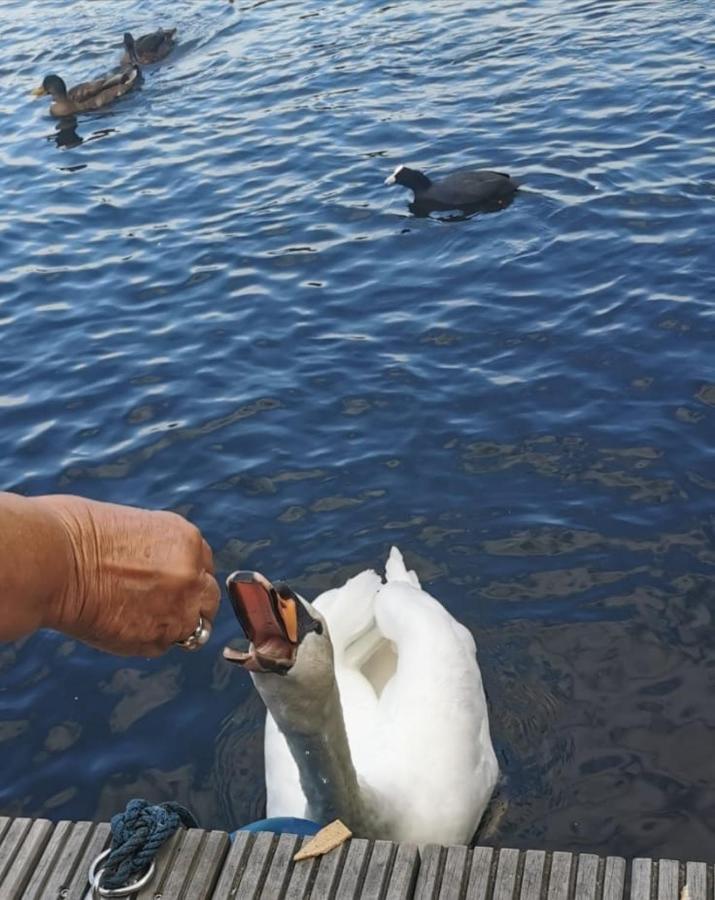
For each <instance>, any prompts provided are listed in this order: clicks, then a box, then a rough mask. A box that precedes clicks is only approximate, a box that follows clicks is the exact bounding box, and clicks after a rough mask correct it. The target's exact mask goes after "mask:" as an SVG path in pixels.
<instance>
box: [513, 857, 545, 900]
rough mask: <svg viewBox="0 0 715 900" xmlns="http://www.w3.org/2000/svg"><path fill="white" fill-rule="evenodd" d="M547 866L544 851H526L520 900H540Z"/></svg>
mask: <svg viewBox="0 0 715 900" xmlns="http://www.w3.org/2000/svg"><path fill="white" fill-rule="evenodd" d="M545 866H546V854H545V853H544V851H543V850H527V851H526V853H525V854H524V871H523V873H522V876H521V891H520V893H519V900H540V897H541V885H542V883H543V881H544V867H545Z"/></svg>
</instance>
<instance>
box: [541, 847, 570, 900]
mask: <svg viewBox="0 0 715 900" xmlns="http://www.w3.org/2000/svg"><path fill="white" fill-rule="evenodd" d="M572 865H573V854H572V853H561V852H560V851H559V852H557V853H554V855H553V856H552V858H551V873H550V874H549V891H548V894H547V898H548V900H568V898H569V894H570V893H571V867H572Z"/></svg>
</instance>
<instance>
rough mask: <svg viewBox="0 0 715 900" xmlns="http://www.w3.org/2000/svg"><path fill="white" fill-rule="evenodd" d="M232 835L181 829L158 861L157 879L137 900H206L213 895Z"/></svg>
mask: <svg viewBox="0 0 715 900" xmlns="http://www.w3.org/2000/svg"><path fill="white" fill-rule="evenodd" d="M227 849H228V835H226V834H223V833H222V832H207V831H202V830H200V829H198V828H190V829H188V830H186V829H183V828H182V829H180V830H179V831H177V832H176V834H175V835H174V836H173V837H172V838H171V839H170V840H169V841H167V843H166V844H165V845H164V846H163V847H162V848H161V850H160V851H159V853H158V854H157V857H156V875H155V876H154V878H152V880H151V881H150V882H149V883H148V884H147V885H146V887H144V888H142V890H141V891H140V892H139V893H138V894H137V900H153V898H154V897H156V896H157V894H159V893H160V894H161V896H162V900H179V898H184V897H191V900H206V898H208V897H210V896H211V895H212V893H213V889H214V885H215V883H216V880H217V878H218V873H219V870H220V866H221V863H222V862H223V860H224V858H225V856H226V852H227Z"/></svg>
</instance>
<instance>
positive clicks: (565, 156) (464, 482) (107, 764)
mask: <svg viewBox="0 0 715 900" xmlns="http://www.w3.org/2000/svg"><path fill="white" fill-rule="evenodd" d="M159 24H164V25H166V26H176V27H177V28H178V34H179V38H180V44H179V45H178V47H177V49H176V51H175V53H174V54H173V55H172V56H171V57H170V58H169V59H168V60H166V62H165V63H164V64H162V65H161V66H159V67H154V68H153V69H147V71H146V72H145V82H144V85H143V88H142V89H141V91H140V92H138V93H136V94H134V95H132V96H129V97H127V98H125V99H124V100H122V101H121V102H119V103H117V104H116V105H115V106H114V107H113V108H112V109H111V110H109V111H106V112H101V113H99V112H98V113H94V114H88V115H84V116H81V117H80V118H79V120H78V121H77V123H76V125H75V126H74V127H72V126H70V127H59V128H58V124H57V123H56V122H55V121H54V120H52V119H51V118H50V116H49V115H48V105H47V103H46V101H45V99H43V100H33V99H32V98H31V97H30V93H29V92H30V90H31V88H33V87H34V86H36V85H37V84H38V83H39V82H40V81H41V79H42V77H43V76H44V75H45V74H47V73H49V72H52V71H54V72H57V73H58V74H60V75H62V76H63V77H65V78H66V80H67V81H68V83H70V84H71V83H73V82H76V81H79V80H83V79H85V78H87V77H90V76H92V75H95V74H96V73H99V72H102V71H103V70H105V69H106V68H107V67H109V66H111V65H113V64H115V63H116V61H117V60H118V57H119V53H120V44H121V35H122V33H123V32H124V31H125V30H127V29H128V28H129V29H131V30H133V31H134V32H135V33H139V34H141V33H143V32H144V31H147V30H150V29H152V28H154V27H156V26H158V25H159ZM714 28H715V7H714V6H713V4H712V2H711V0H689V2H688V3H684V2H682V0H660V2H658V3H654V2H652V0H629V2H628V3H622V2H608V0H572V2H557V0H540V2H530V3H523V2H515V0H514V2H495V0H479V2H477V0H473V2H466V0H440V2H439V3H424V2H419V0H401V2H399V3H394V2H388V3H381V2H375V0H355V2H350V3H332V4H326V3H324V2H318V0H301V2H292V0H272V2H240V0H236V2H235V3H229V2H224V0H212V2H201V3H197V2H194V0H175V2H174V3H171V4H166V3H163V2H159V0H142V2H138V0H133V2H123V3H120V4H117V3H92V2H88V0H75V2H72V3H62V4H57V3H50V2H47V0H33V2H32V3H31V4H28V3H25V2H24V0H23V2H20V0H3V3H2V4H1V5H0V48H1V50H2V52H1V53H0V69H1V70H2V83H3V91H2V94H0V111H1V112H2V117H3V129H2V135H0V154H1V156H0V192H1V196H2V217H1V219H0V258H1V259H2V263H3V264H2V270H1V272H0V354H1V357H0V358H1V360H2V368H1V369H0V373H1V374H0V422H1V423H2V444H3V452H2V455H0V487H2V488H4V489H9V490H15V491H19V492H22V493H27V494H33V493H38V492H53V491H66V492H75V493H80V494H85V495H87V496H91V497H94V498H97V499H102V500H112V501H118V502H125V503H131V504H136V505H139V506H148V507H157V508H169V509H173V510H177V511H179V512H181V513H182V514H184V515H186V516H188V517H189V518H190V519H191V520H192V521H194V522H196V523H197V524H198V525H199V526H200V528H201V529H202V530H203V532H204V533H205V535H206V537H207V539H208V540H209V542H210V543H211V545H212V546H213V548H214V550H215V552H216V557H217V565H218V568H219V570H220V573H221V574H222V575H225V574H226V572H227V571H229V570H231V569H234V568H238V567H244V568H246V567H248V568H253V569H258V570H261V571H263V572H265V573H266V574H267V575H268V576H269V577H271V578H274V579H276V578H286V579H288V580H289V581H290V583H291V584H292V586H293V587H294V588H296V589H297V590H299V591H300V592H302V593H303V594H305V595H306V596H307V597H312V596H314V595H315V594H316V593H317V592H319V591H320V590H323V589H325V588H327V587H329V586H333V585H336V584H339V583H341V582H342V581H343V580H344V579H345V578H346V577H347V576H348V575H350V574H353V573H355V572H357V571H359V570H360V569H362V568H365V567H368V566H371V567H379V566H381V564H382V562H383V561H384V558H385V556H386V553H387V551H388V549H389V546H390V544H392V543H396V544H398V545H399V546H400V547H401V548H402V549H403V551H404V552H405V554H406V556H407V560H408V562H409V563H410V565H412V566H413V567H414V568H415V569H416V570H417V572H418V574H419V575H420V577H421V578H422V579H423V582H424V583H425V585H426V587H427V588H428V589H429V590H430V592H432V593H433V594H434V595H435V596H437V597H439V598H440V599H441V600H442V601H443V602H444V603H445V605H446V606H447V607H448V608H449V609H450V610H451V611H452V612H453V613H454V614H455V615H456V616H457V617H458V618H460V619H461V620H462V621H463V622H464V623H465V624H466V625H467V626H468V627H469V628H470V629H471V630H472V632H473V633H474V635H475V638H476V640H477V644H478V648H479V660H480V664H481V668H482V672H483V675H484V680H485V684H486V688H487V691H488V695H489V700H490V706H491V715H492V728H493V734H494V738H495V742H496V744H497V747H498V752H499V757H500V763H501V767H502V770H503V773H504V776H505V777H504V783H503V785H502V786H501V788H500V792H499V796H498V798H497V800H496V803H495V806H494V808H493V810H492V811H491V813H490V817H489V818H490V823H488V825H489V828H488V831H487V832H486V833H485V836H484V839H485V840H487V841H490V842H492V843H498V844H501V845H509V846H534V847H542V848H559V849H565V850H570V849H588V850H592V851H597V852H603V853H605V852H610V853H617V854H620V855H626V856H628V855H633V854H654V855H662V856H678V857H688V858H691V859H697V858H702V859H709V860H714V859H715V850H714V849H713V847H714V845H713V833H714V832H715V780H714V779H713V764H712V759H713V753H714V752H715V703H714V702H713V696H714V692H713V688H714V687H715V654H714V651H713V612H714V610H715V512H714V505H713V501H714V499H715V465H714V461H713V443H714V438H715V424H714V419H715V301H714V300H713V297H714V296H715V262H714V259H715V257H714V254H713V235H714V234H715V203H714V201H715V151H714V150H713V147H714V146H715V94H714V91H715V65H714V62H715V58H714V56H713V42H712V35H713V29H714ZM401 162H403V163H410V164H411V165H413V166H415V167H418V168H424V169H425V170H426V171H428V172H430V173H436V174H439V173H440V172H447V171H449V170H450V169H452V168H458V167H462V166H470V165H471V166H476V167H494V168H497V169H500V170H503V171H507V172H510V173H512V174H513V175H516V176H517V177H518V178H520V179H521V180H522V181H523V185H524V187H523V190H522V191H521V192H520V193H519V194H518V195H517V197H516V199H515V201H514V203H513V204H512V205H511V206H510V207H509V208H508V209H506V210H504V211H502V212H498V213H495V214H491V215H476V216H472V217H468V218H463V217H462V218H461V219H460V218H458V217H451V216H450V215H449V214H434V215H432V216H431V217H428V218H416V217H414V216H412V215H411V214H410V212H409V209H408V205H407V204H408V200H409V197H408V195H407V193H406V192H405V191H403V190H402V189H400V188H398V187H393V188H388V187H385V186H384V185H383V180H384V178H385V176H386V175H388V174H390V172H391V171H392V169H393V168H394V167H395V166H396V165H397V164H398V163H401ZM238 634H239V631H238V627H237V625H236V623H235V621H234V619H233V615H232V613H231V611H230V609H229V606H228V604H225V605H224V608H223V609H222V611H221V614H220V617H219V619H218V621H217V625H216V629H215V637H214V639H213V640H212V642H211V643H210V644H209V646H208V647H207V648H206V649H205V650H204V651H203V652H202V653H200V654H196V655H188V654H182V653H181V652H180V651H178V650H177V651H173V652H171V653H169V654H168V655H167V656H166V657H164V658H163V659H161V660H159V661H144V660H137V659H119V658H115V657H110V656H107V655H102V654H101V653H99V652H96V651H94V650H92V649H88V648H87V647H84V646H81V645H80V644H78V643H75V642H73V641H70V640H67V639H66V638H63V637H62V636H60V635H57V634H54V633H48V632H45V633H41V634H38V635H36V636H34V637H32V638H30V639H27V640H24V641H21V642H18V643H17V644H15V645H12V646H5V647H4V648H2V649H1V650H0V754H1V759H2V772H3V777H2V780H1V782H0V812H2V813H4V814H10V815H31V816H47V817H49V818H52V819H60V818H75V819H76V818H102V819H104V818H108V817H109V816H110V815H111V814H113V813H114V812H116V811H118V810H120V809H122V808H123V807H124V804H125V802H126V801H127V800H128V799H129V798H132V797H136V796H144V797H148V798H150V799H152V800H157V801H159V800H165V799H175V800H178V801H180V802H181V803H183V804H185V805H187V806H189V807H190V808H191V809H192V810H193V811H194V812H195V813H196V815H197V816H198V817H199V819H200V820H201V821H202V824H204V825H205V826H206V827H212V828H227V829H231V828H235V827H237V826H238V825H240V824H241V823H242V822H246V821H250V820H252V819H257V818H260V817H261V815H263V810H264V807H263V803H264V787H263V769H262V756H261V754H262V750H261V742H262V719H263V711H262V707H261V704H260V701H259V699H258V698H257V696H256V695H255V694H254V691H253V688H252V686H251V684H250V681H249V679H248V677H247V676H246V674H245V673H243V672H241V671H240V670H239V669H237V668H231V667H230V666H228V665H227V664H225V663H224V662H223V661H222V659H221V655H220V650H221V647H222V645H223V644H224V643H225V642H227V641H228V640H231V639H233V638H234V637H236V636H237V635H238ZM444 664H445V665H448V664H449V660H445V661H444Z"/></svg>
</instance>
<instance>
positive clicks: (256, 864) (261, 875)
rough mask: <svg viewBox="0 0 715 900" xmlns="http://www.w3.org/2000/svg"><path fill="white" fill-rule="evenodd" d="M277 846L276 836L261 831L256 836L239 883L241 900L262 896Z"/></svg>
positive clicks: (251, 899)
mask: <svg viewBox="0 0 715 900" xmlns="http://www.w3.org/2000/svg"><path fill="white" fill-rule="evenodd" d="M277 844H278V838H277V836H276V835H275V834H271V833H269V832H267V831H261V832H259V833H258V834H257V835H256V839H255V840H254V842H253V846H252V847H251V853H250V855H249V857H248V860H247V862H246V866H245V869H244V872H243V875H242V876H241V880H240V882H238V887H239V891H238V893H237V895H236V896H237V897H240V898H241V900H258V898H259V897H260V896H261V890H262V888H263V883H264V882H265V880H266V875H267V874H268V869H269V868H270V865H271V859H272V857H273V851H274V849H275V847H276V845H277ZM218 896H220V895H218Z"/></svg>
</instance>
